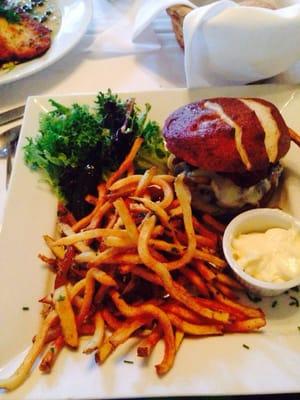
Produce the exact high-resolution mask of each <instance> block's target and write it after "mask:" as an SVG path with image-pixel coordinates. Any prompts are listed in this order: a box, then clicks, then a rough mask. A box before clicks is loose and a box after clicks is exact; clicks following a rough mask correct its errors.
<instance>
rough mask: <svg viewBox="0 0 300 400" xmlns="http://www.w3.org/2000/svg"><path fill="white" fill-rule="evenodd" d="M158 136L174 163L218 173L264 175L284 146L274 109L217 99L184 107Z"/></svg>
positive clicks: (284, 131)
mask: <svg viewBox="0 0 300 400" xmlns="http://www.w3.org/2000/svg"><path fill="white" fill-rule="evenodd" d="M163 134H164V138H165V141H166V145H167V148H168V149H169V151H170V152H172V153H173V154H174V155H175V156H176V157H177V158H179V159H181V160H184V161H185V162H187V163H188V164H190V165H192V166H194V167H198V168H203V169H205V170H208V171H214V172H224V173H240V174H242V173H243V172H250V173H251V172H252V171H259V170H265V169H267V168H268V167H269V165H270V164H276V163H277V161H278V160H280V159H281V158H282V157H283V156H284V155H285V154H286V153H287V151H288V150H289V146H290V136H289V130H288V127H287V125H286V123H285V121H284V119H283V117H282V116H281V114H280V112H279V110H278V109H277V108H276V107H275V105H274V104H272V103H270V102H268V101H266V100H263V99H259V98H231V97H218V98H211V99H205V100H201V101H199V102H195V103H191V104H188V105H185V106H183V107H181V108H179V109H178V110H176V111H174V112H173V113H172V114H171V115H170V116H169V117H168V119H167V120H166V122H165V125H164V128H163Z"/></svg>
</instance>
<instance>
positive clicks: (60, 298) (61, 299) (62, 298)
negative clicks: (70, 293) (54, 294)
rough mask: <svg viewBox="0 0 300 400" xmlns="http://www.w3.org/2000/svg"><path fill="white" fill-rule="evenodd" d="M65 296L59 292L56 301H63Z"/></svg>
mask: <svg viewBox="0 0 300 400" xmlns="http://www.w3.org/2000/svg"><path fill="white" fill-rule="evenodd" d="M64 299H65V296H62V295H61V294H60V295H59V296H58V298H57V301H64Z"/></svg>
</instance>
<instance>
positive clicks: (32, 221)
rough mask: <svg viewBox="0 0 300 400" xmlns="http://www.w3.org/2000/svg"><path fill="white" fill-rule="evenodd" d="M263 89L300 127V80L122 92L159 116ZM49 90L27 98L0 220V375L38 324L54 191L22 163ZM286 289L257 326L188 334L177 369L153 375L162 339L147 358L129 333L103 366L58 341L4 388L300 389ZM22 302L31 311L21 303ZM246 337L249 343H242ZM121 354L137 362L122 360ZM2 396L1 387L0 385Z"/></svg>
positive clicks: (31, 391) (294, 166) (299, 176)
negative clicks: (47, 356)
mask: <svg viewBox="0 0 300 400" xmlns="http://www.w3.org/2000/svg"><path fill="white" fill-rule="evenodd" d="M224 95H225V96H260V97H264V98H266V99H269V100H271V101H273V102H274V103H275V104H277V106H278V107H279V108H280V110H281V111H282V113H283V115H284V117H285V118H286V121H287V123H288V124H289V125H290V127H291V128H293V129H295V130H298V131H300V117H299V109H300V90H299V89H298V88H297V87H280V86H276V87H275V86H266V85H265V86H247V87H239V88H232V87H231V88H210V89H198V90H193V91H187V90H185V89H181V90H180V89H179V90H178V89H175V90H168V91H157V92H140V93H136V94H135V93H129V94H123V95H122V96H124V97H127V96H135V97H136V99H137V102H138V103H140V104H143V103H145V102H149V103H151V104H152V111H151V117H152V118H153V119H156V120H158V121H159V122H161V123H162V122H163V121H164V119H165V118H166V116H167V115H168V114H169V112H171V111H172V110H174V109H175V108H176V107H178V106H180V105H183V104H185V103H188V102H190V101H193V100H196V99H200V98H203V97H214V96H224ZM94 99H95V95H73V96H62V97H55V100H57V101H61V102H63V103H64V104H71V103H73V102H80V103H87V104H92V103H93V101H94ZM49 109H50V107H49V104H48V99H47V97H32V98H30V99H29V100H28V103H27V107H26V113H25V119H24V125H23V128H22V132H21V140H20V146H19V148H18V152H17V155H16V160H15V168H14V171H13V175H12V180H11V186H10V190H9V194H8V202H7V207H6V211H5V218H4V224H3V229H2V232H1V236H0V265H1V290H0V310H1V312H0V327H1V335H0V366H2V368H0V377H1V378H2V377H5V376H8V375H9V374H10V373H11V372H13V371H14V369H15V368H16V367H17V366H18V365H19V363H20V362H21V360H22V357H23V356H24V353H23V352H24V351H25V350H26V349H27V348H28V345H29V344H30V342H31V338H32V337H33V335H34V334H35V332H36V330H37V327H38V324H39V311H40V305H39V304H38V303H37V300H38V299H39V298H41V297H42V296H43V295H44V294H45V293H46V290H47V286H48V284H49V274H48V272H47V270H46V269H45V268H44V267H43V266H41V263H40V262H39V260H38V259H37V254H38V253H40V252H42V250H43V248H44V245H43V240H42V235H43V234H45V233H49V234H51V233H52V232H53V229H54V224H55V214H56V199H55V197H54V196H53V195H52V194H51V193H50V191H49V189H48V187H47V186H45V185H44V184H42V183H41V182H40V180H39V176H38V174H36V173H32V172H31V171H29V169H27V167H25V166H24V163H23V151H22V146H23V145H24V143H25V137H27V136H32V135H35V134H36V132H37V130H38V117H39V114H40V112H41V111H46V110H49ZM299 156H300V152H299V149H298V148H296V146H294V145H293V146H292V148H291V150H290V152H289V153H288V155H287V157H285V160H284V164H285V167H286V177H285V184H284V187H283V189H282V191H281V193H282V196H281V198H280V202H281V205H284V206H285V208H286V209H287V210H288V211H289V212H291V213H292V214H294V215H296V216H297V217H300V209H299V206H298V204H299V202H300V171H299V167H298V166H299ZM289 295H294V296H296V297H297V298H299V297H300V296H299V295H298V293H295V292H291V293H290V294H285V295H282V296H281V297H280V298H278V304H277V306H276V307H275V308H272V306H271V304H272V301H273V300H274V299H266V300H265V301H264V303H258V305H259V306H261V307H263V308H264V310H265V312H266V315H267V321H268V323H267V327H266V328H265V329H263V331H262V332H260V333H252V334H231V335H230V334H227V335H225V336H223V337H210V338H201V339H194V340H192V339H189V340H185V341H184V342H183V344H182V346H181V348H180V350H179V353H178V355H177V357H176V361H175V365H174V367H173V369H172V370H171V371H170V372H169V373H168V374H167V375H166V376H165V377H163V378H158V377H157V375H156V373H155V370H154V365H155V364H156V363H157V362H158V361H159V360H160V358H161V356H162V351H163V347H162V344H159V346H158V347H157V349H155V352H154V354H153V355H152V356H151V357H150V360H146V361H144V360H141V359H138V358H137V357H136V355H135V346H133V344H134V343H135V341H134V340H132V341H130V342H129V343H128V344H126V345H124V346H121V347H120V348H119V349H118V350H117V351H116V352H115V353H114V354H113V356H112V357H111V358H109V359H108V360H107V362H106V363H105V364H104V365H103V366H101V367H99V366H97V365H96V364H95V363H94V359H93V356H86V355H83V354H81V353H80V352H79V351H77V352H73V351H69V350H67V349H65V350H63V352H62V354H61V355H60V356H59V358H58V360H57V364H56V365H55V368H54V370H53V372H52V373H51V374H50V375H42V374H41V373H40V372H39V370H38V368H36V369H35V370H34V372H33V373H32V375H31V376H30V377H29V379H28V380H27V381H26V382H25V384H24V385H23V386H22V387H21V388H19V389H18V390H16V391H14V392H12V393H8V394H4V395H3V398H5V399H6V398H13V399H15V398H22V399H27V398H30V399H45V398H51V399H53V398H55V399H64V398H76V399H79V398H81V399H82V398H116V397H118V398H119V397H137V396H140V397H142V396H143V397H144V396H175V395H177V396H179V395H182V396H186V395H205V394H210V395H218V394H223V395H225V394H226V395H229V394H259V393H283V392H300V368H299V365H300V332H299V329H298V326H299V325H300V309H299V308H296V307H293V306H289V302H290V298H289ZM23 306H28V307H29V308H30V310H29V311H22V307H23ZM243 344H246V345H248V346H249V350H247V349H246V348H245V347H243ZM124 359H126V360H132V361H134V364H127V363H124V362H123V361H124ZM0 397H1V395H0Z"/></svg>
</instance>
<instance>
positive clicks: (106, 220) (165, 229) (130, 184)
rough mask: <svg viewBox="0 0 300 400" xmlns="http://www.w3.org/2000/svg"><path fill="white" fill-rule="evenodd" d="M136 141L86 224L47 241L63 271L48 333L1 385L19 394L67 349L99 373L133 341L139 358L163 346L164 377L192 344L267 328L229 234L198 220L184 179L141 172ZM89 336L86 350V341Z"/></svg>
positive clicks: (102, 187) (74, 224) (47, 319)
mask: <svg viewBox="0 0 300 400" xmlns="http://www.w3.org/2000/svg"><path fill="white" fill-rule="evenodd" d="M140 145H141V139H137V140H136V141H135V143H134V144H133V147H132V149H131V151H130V153H129V154H128V156H127V157H126V159H125V161H124V162H123V164H122V165H121V166H120V168H119V169H118V170H117V171H116V172H115V173H114V174H113V175H112V176H111V178H110V179H109V180H108V182H107V183H106V184H105V183H103V182H101V183H99V186H98V198H96V197H95V196H87V201H88V202H89V203H90V204H92V205H93V206H94V209H93V211H92V212H91V213H90V214H89V215H87V216H86V217H84V218H82V219H81V220H79V221H74V217H73V216H72V215H70V214H68V218H62V217H61V218H60V217H58V219H59V221H58V228H59V229H58V231H59V232H60V235H61V237H59V238H53V237H50V236H48V235H45V236H44V239H45V242H46V243H47V245H48V247H49V249H50V250H51V252H52V257H51V258H49V257H48V256H43V255H40V258H41V259H42V260H43V261H45V262H46V263H48V264H49V266H50V269H51V270H52V271H53V270H54V271H55V279H54V287H53V290H52V291H51V293H48V294H46V295H45V297H44V298H43V299H42V300H41V302H42V303H43V304H44V306H45V307H47V310H46V312H44V320H43V322H42V326H41V329H40V332H39V333H38V334H37V336H36V338H35V341H34V343H33V345H32V347H31V350H30V351H29V352H28V354H27V356H26V357H25V360H24V361H23V363H22V364H21V366H20V367H19V368H18V370H17V371H16V372H15V373H14V374H13V375H12V376H11V377H9V378H7V379H4V380H2V381H0V388H3V389H7V390H12V389H14V388H16V387H18V386H19V385H21V384H22V382H24V380H25V379H26V378H27V377H28V375H29V374H30V371H31V368H32V366H33V364H34V363H35V361H36V360H37V358H38V357H41V362H40V370H41V371H42V372H44V373H47V372H50V371H51V370H52V368H54V367H55V361H56V359H57V357H58V356H59V354H60V353H61V350H62V349H63V348H66V347H71V348H73V349H78V348H83V353H85V354H93V356H94V357H95V360H96V362H97V364H99V366H100V367H101V365H102V364H103V363H104V362H105V361H106V360H107V358H109V356H110V355H111V354H112V353H113V352H114V351H115V349H116V348H117V347H118V346H121V345H122V344H123V343H124V342H126V341H127V340H128V339H129V338H131V337H135V338H137V339H138V341H139V343H138V344H137V356H139V357H149V356H150V354H151V353H152V351H153V349H154V348H155V346H156V344H157V343H158V341H159V340H162V341H163V343H164V353H163V355H162V358H161V361H160V363H159V364H158V365H156V371H157V373H158V375H163V374H165V373H167V372H168V371H169V370H170V369H171V368H172V365H173V364H174V362H175V357H176V353H177V351H178V349H179V346H180V345H182V346H184V340H185V338H187V337H191V336H193V337H194V336H201V337H206V336H209V335H224V334H225V333H232V332H249V331H254V330H257V329H260V328H261V327H263V326H264V325H265V323H266V321H265V316H264V314H263V312H262V311H261V310H260V309H258V308H254V307H249V306H245V305H243V304H241V303H240V302H238V301H237V300H236V299H237V298H238V295H239V294H240V292H242V291H244V288H243V287H242V286H241V285H240V284H239V283H238V282H237V281H236V280H235V279H234V278H233V277H232V276H231V275H230V273H229V271H228V269H227V265H226V262H225V261H224V259H223V257H222V254H220V252H219V250H218V249H219V247H220V246H219V244H220V239H221V235H222V233H223V231H224V226H223V225H222V224H221V223H220V222H219V221H217V220H216V219H215V218H213V217H212V216H210V215H202V216H201V215H198V216H196V215H193V214H192V209H191V194H190V191H189V189H188V187H187V186H186V184H185V181H184V175H182V174H181V175H179V176H177V177H174V176H171V175H157V173H156V169H155V168H151V169H149V170H148V171H146V172H145V173H144V174H143V175H142V174H137V173H136V172H135V171H134V168H133V160H134V156H135V154H136V152H137V151H138V149H139V147H140ZM86 336H88V340H86V341H85V342H84V343H83V344H82V346H80V345H81V342H82V341H83V337H86Z"/></svg>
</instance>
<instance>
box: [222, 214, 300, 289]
mask: <svg viewBox="0 0 300 400" xmlns="http://www.w3.org/2000/svg"><path fill="white" fill-rule="evenodd" d="M292 226H296V227H299V229H300V222H299V221H297V220H296V219H295V218H293V217H292V216H291V215H289V214H286V213H285V212H283V211H281V210H279V209H273V208H259V209H254V210H250V211H246V212H244V213H242V214H240V215H238V216H237V217H235V218H234V219H233V220H232V221H231V222H230V223H229V224H228V226H227V227H226V230H225V232H224V236H223V251H224V255H225V258H226V260H227V262H228V264H229V266H230V267H231V268H232V270H233V272H234V273H235V275H236V277H237V279H238V280H239V281H240V282H241V283H242V284H243V285H244V286H245V287H246V288H247V289H248V290H249V291H251V292H252V293H255V294H257V295H259V296H277V295H279V294H281V293H283V292H285V291H286V290H288V289H291V288H292V287H295V286H298V285H300V276H299V277H297V278H295V279H292V280H289V281H286V282H282V283H271V282H264V281H261V280H258V279H255V278H253V277H252V276H250V275H249V274H247V273H246V272H245V271H244V270H243V269H242V268H241V267H240V265H239V264H238V262H237V261H236V260H235V259H234V257H233V255H232V246H231V244H232V241H233V239H234V238H235V237H236V236H238V235H239V234H241V233H249V232H264V231H266V230H267V229H270V228H284V229H289V228H291V227H292Z"/></svg>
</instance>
